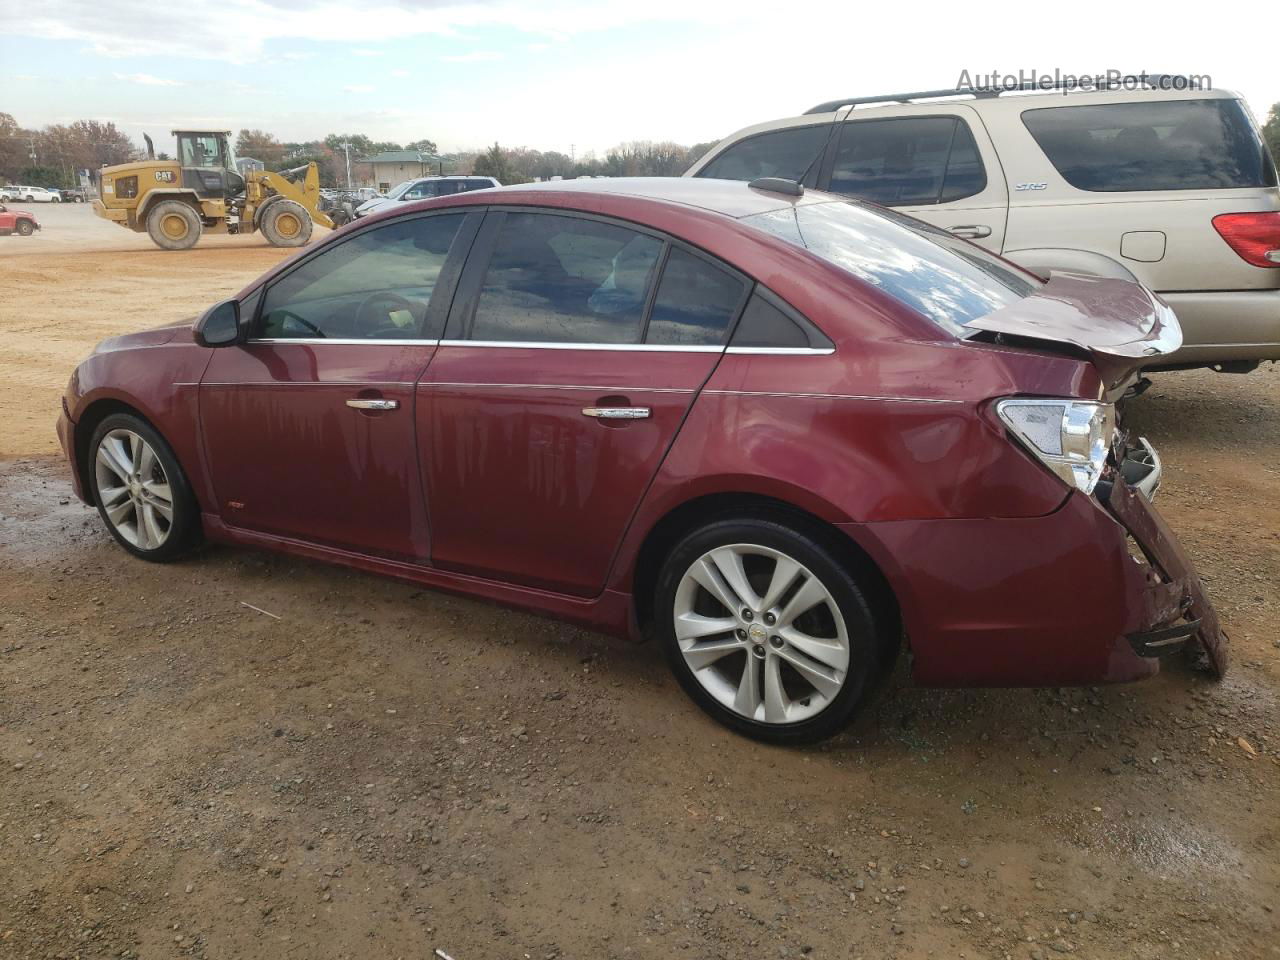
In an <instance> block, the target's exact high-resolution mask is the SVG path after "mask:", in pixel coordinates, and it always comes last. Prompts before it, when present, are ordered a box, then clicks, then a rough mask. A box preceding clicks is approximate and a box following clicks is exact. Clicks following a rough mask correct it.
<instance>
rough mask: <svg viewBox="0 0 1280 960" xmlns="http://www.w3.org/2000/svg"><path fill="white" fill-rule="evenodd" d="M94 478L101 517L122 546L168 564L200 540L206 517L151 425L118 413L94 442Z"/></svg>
mask: <svg viewBox="0 0 1280 960" xmlns="http://www.w3.org/2000/svg"><path fill="white" fill-rule="evenodd" d="M88 466H89V479H90V484H91V487H92V490H93V499H94V502H95V503H97V505H98V513H99V515H100V516H101V517H102V520H103V522H104V523H105V524H106V525H107V529H108V530H110V531H111V535H112V536H113V537H115V538H116V541H117V542H118V543H119V544H120V546H122V547H124V548H125V549H126V550H128V551H129V552H130V553H132V554H133V555H134V556H135V557H141V558H142V559H144V560H152V561H157V562H162V561H166V560H173V559H175V558H176V557H179V556H181V555H182V554H184V553H186V552H188V551H189V550H190V549H191V548H192V547H193V546H194V545H195V543H196V541H197V540H198V539H199V535H200V515H199V509H198V508H197V506H196V500H195V496H194V495H193V494H192V493H191V487H190V485H189V484H188V483H187V478H186V474H184V473H183V472H182V467H180V466H179V465H178V461H177V458H176V457H174V455H173V451H172V450H170V449H169V445H168V444H167V443H165V441H164V438H163V437H162V436H160V434H158V433H157V432H156V431H155V430H154V429H152V427H151V425H150V424H148V423H147V422H146V421H145V420H142V419H141V418H140V417H135V416H133V415H132V414H124V413H118V414H112V415H111V416H109V417H107V418H106V419H104V420H103V421H102V423H100V424H98V428H97V429H96V430H95V431H94V432H93V437H92V439H91V440H90V441H89V464H88Z"/></svg>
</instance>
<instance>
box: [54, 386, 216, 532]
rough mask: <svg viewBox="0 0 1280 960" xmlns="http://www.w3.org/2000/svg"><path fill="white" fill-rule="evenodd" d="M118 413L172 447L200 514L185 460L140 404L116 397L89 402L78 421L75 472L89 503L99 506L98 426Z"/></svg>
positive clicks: (172, 452)
mask: <svg viewBox="0 0 1280 960" xmlns="http://www.w3.org/2000/svg"><path fill="white" fill-rule="evenodd" d="M115 413H126V414H129V415H130V416H133V417H137V418H138V419H139V420H141V421H142V422H143V423H145V424H146V425H147V426H148V427H150V428H151V429H152V430H154V431H155V432H156V433H157V434H159V435H160V437H162V438H163V439H164V442H165V443H166V444H167V445H168V447H169V452H170V453H171V454H172V455H173V458H174V459H175V460H177V461H178V466H179V467H181V468H182V472H183V473H184V474H186V476H187V487H188V488H189V489H190V490H191V496H192V497H194V498H195V499H196V505H197V512H199V496H198V494H197V493H196V489H195V484H193V483H192V482H191V477H192V472H191V470H190V468H189V467H188V465H187V464H185V463H183V462H182V458H181V456H180V455H179V453H178V451H177V450H176V449H175V448H174V445H173V443H172V442H170V440H169V438H168V437H166V436H165V434H164V431H163V430H161V429H160V427H159V426H157V425H156V422H155V420H154V419H152V418H151V417H149V416H148V415H147V413H146V411H145V410H143V409H142V406H141V405H140V404H138V403H136V402H133V401H131V400H130V399H128V398H125V397H120V396H114V395H108V396H101V397H98V398H96V399H94V400H92V401H90V402H89V403H88V404H87V405H86V406H85V407H84V409H83V410H82V411H81V412H80V418H79V419H78V420H77V421H76V429H75V470H76V472H77V473H78V474H79V477H80V489H81V490H83V491H84V492H85V497H86V502H87V503H89V505H90V506H97V498H96V497H95V495H94V490H93V484H91V483H90V482H89V466H90V465H89V441H90V440H92V439H93V434H94V431H95V430H97V429H98V424H100V423H102V421H103V420H105V419H107V417H109V416H111V415H112V414H115Z"/></svg>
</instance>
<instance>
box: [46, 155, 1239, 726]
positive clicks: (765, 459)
mask: <svg viewBox="0 0 1280 960" xmlns="http://www.w3.org/2000/svg"><path fill="white" fill-rule="evenodd" d="M1180 339H1181V334H1180V332H1179V329H1178V326H1177V321H1176V320H1175V319H1174V317H1173V315H1172V313H1171V312H1170V311H1169V310H1168V309H1167V308H1166V307H1165V306H1164V305H1163V304H1162V303H1161V302H1160V301H1159V300H1158V299H1156V298H1155V297H1153V296H1152V295H1151V294H1149V293H1148V292H1147V291H1146V290H1145V289H1144V288H1142V287H1141V286H1138V285H1136V284H1132V283H1127V282H1123V281H1120V280H1111V279H1099V278H1093V277H1083V276H1071V275H1055V276H1053V277H1052V278H1051V279H1049V280H1048V281H1047V282H1046V281H1043V280H1041V279H1038V278H1037V277H1035V276H1032V275H1031V274H1028V273H1026V272H1024V271H1022V270H1020V269H1019V268H1018V267H1015V266H1013V265H1012V264H1010V263H1007V262H1005V261H1003V260H1001V259H999V258H997V257H995V256H993V255H991V254H989V253H987V252H985V251H984V250H982V249H981V248H979V247H976V246H974V245H972V244H969V243H967V242H965V241H962V240H958V239H956V238H955V237H953V236H951V235H949V234H947V233H944V232H941V231H938V230H937V229H935V228H933V227H930V226H927V225H925V224H922V223H920V222H918V221H915V220H911V219H909V218H904V217H902V216H900V215H897V214H894V213H892V212H890V211H887V210H883V209H880V208H878V207H875V206H871V205H868V204H864V203H859V202H851V201H848V200H845V199H840V198H836V197H832V196H829V195H825V194H816V193H812V192H810V193H807V194H806V193H804V192H803V191H802V190H800V188H799V187H798V186H797V185H796V184H794V183H791V182H789V181H778V180H763V181H756V182H754V183H752V184H750V185H748V184H743V183H731V182H723V181H709V180H694V179H688V180H686V179H664V180H610V181H599V180H589V181H579V182H574V183H553V184H548V185H546V188H534V187H518V188H511V189H504V190H501V191H494V190H491V191H484V192H478V193H468V194H462V195H459V196H456V197H449V198H445V199H441V200H434V201H428V202H425V203H419V204H411V205H408V206H407V207H404V208H400V209H397V210H396V211H394V212H392V213H389V214H385V215H381V216H375V217H371V218H369V219H368V220H362V221H360V222H359V223H357V224H353V225H352V226H351V227H348V228H346V229H343V230H341V231H338V232H337V233H335V234H334V235H333V236H331V237H330V238H329V239H328V240H327V241H325V242H324V243H320V244H317V245H316V246H315V247H314V248H310V249H307V250H305V251H303V252H301V253H300V254H299V255H298V256H296V257H294V258H293V259H292V260H290V261H288V262H287V263H285V264H283V265H281V266H280V267H279V268H278V269H276V270H274V271H272V272H271V273H269V274H268V275H267V276H265V277H263V278H262V279H260V280H258V281H256V282H254V283H253V284H251V285H250V286H249V287H248V288H246V289H245V290H244V291H242V292H241V293H240V294H239V295H238V296H237V297H236V298H235V299H233V300H228V301H226V302H224V303H220V304H218V305H216V306H214V307H212V308H211V309H210V310H209V311H208V312H206V313H205V314H204V316H203V317H201V318H200V319H199V321H197V322H196V323H195V324H194V327H193V326H192V325H191V324H189V323H187V324H181V325H178V326H170V327H165V328H162V329H158V330H152V331H148V332H145V333H137V334H132V335H130V336H125V337H119V338H116V339H114V340H109V341H107V342H105V343H103V344H102V345H101V346H100V347H99V348H98V350H97V351H96V352H95V353H94V354H93V355H92V356H91V357H90V358H89V359H87V360H86V361H85V362H84V363H82V364H81V365H80V367H79V368H78V369H77V370H76V372H75V374H74V375H73V376H72V378H71V383H70V385H69V387H68V389H67V393H66V397H65V399H64V409H63V415H62V418H61V420H60V422H59V434H60V436H61V439H62V444H63V447H64V449H65V450H66V453H67V457H68V458H69V460H70V462H71V469H72V475H73V478H74V481H75V486H76V490H77V492H78V493H79V495H80V496H81V497H82V498H83V499H84V500H85V501H86V502H88V503H92V504H96V505H97V506H98V509H99V511H100V512H101V514H102V517H103V520H104V521H105V522H106V524H107V527H108V529H109V530H110V531H111V532H112V534H113V535H114V536H115V537H116V539H117V540H118V541H119V542H120V543H121V545H122V546H123V547H124V548H125V549H126V550H128V551H129V552H130V553H133V554H134V555H136V556H139V557H143V558H145V559H150V560H168V559H171V558H173V557H176V556H179V555H180V554H182V553H183V552H185V551H187V550H188V549H190V548H191V547H192V546H193V545H194V544H195V543H196V542H197V540H198V539H199V538H200V537H201V536H203V537H205V538H207V539H209V540H214V541H218V542H222V543H231V544H243V545H247V546H255V547H266V548H270V549H275V550H283V551H287V552H289V553H295V554H299V555H303V556H308V557H315V558H319V559H325V560H331V561H335V562H338V563H345V564H349V565H352V566H356V567H359V568H362V569H365V570H370V571H376V572H379V573H384V574H389V575H391V576H395V577H399V578H401V579H404V580H410V581H413V582H415V583H421V584H425V585H428V586H432V587H438V588H441V589H446V590H452V591H455V592H459V593H465V594H469V595H473V596H479V597H487V598H489V599H492V600H496V601H499V602H502V603H507V604H511V605H514V606H519V607H523V608H525V609H529V610H533V611H537V612H540V613H544V614H547V615H550V616H553V617H559V618H562V619H565V620H570V621H573V622H575V623H579V624H583V625H586V626H589V627H593V628H596V629H599V630H604V631H607V632H610V633H615V634H621V635H626V634H629V635H632V636H636V637H640V636H651V637H654V638H656V640H657V641H658V642H659V643H660V644H661V645H662V647H663V648H664V650H665V652H666V654H667V656H668V658H669V659H670V662H671V665H672V668H673V669H674V671H675V674H676V676H677V677H678V678H679V680H680V683H681V684H682V685H683V686H684V688H685V690H686V691H688V693H689V695H690V696H691V697H693V699H694V700H695V701H697V702H698V704H699V705H700V706H702V707H703V708H704V709H705V710H706V711H707V712H709V713H710V714H711V715H713V716H714V717H716V718H717V719H719V720H720V721H722V722H724V723H726V724H728V725H729V726H731V727H733V728H734V729H736V730H739V731H742V732H744V733H747V734H749V735H751V736H755V737H759V738H761V739H765V740H773V741H779V742H796V741H803V740H812V739H816V738H819V737H823V736H826V735H829V734H831V733H833V732H835V731H836V730H838V729H840V728H841V727H842V726H843V725H844V724H845V723H846V722H847V721H848V719H849V718H850V717H851V716H852V715H853V713H854V711H855V710H856V709H857V707H858V705H859V703H860V702H861V701H863V700H864V699H865V698H866V696H867V695H868V693H869V692H870V690H871V689H872V688H873V686H874V685H875V683H876V681H877V680H878V679H880V678H881V677H882V676H883V675H884V673H885V671H886V670H887V668H888V667H889V665H890V664H891V663H892V661H893V659H894V656H895V654H896V653H897V651H898V649H899V647H901V646H906V647H907V648H908V649H909V651H910V654H911V662H912V670H913V673H914V676H915V679H916V680H917V681H918V682H920V683H924V684H936V685H962V684H966V685H967V684H989V685H1019V684H1071V683H1095V682H1099V681H1118V680H1133V679H1136V678H1139V677H1145V676H1148V675H1150V674H1152V673H1154V672H1155V671H1156V670H1157V669H1158V663H1159V661H1158V659H1157V658H1158V657H1160V656H1162V655H1165V654H1168V653H1171V652H1173V651H1175V650H1178V649H1190V650H1192V651H1194V652H1195V653H1197V654H1198V655H1199V656H1200V658H1201V659H1202V660H1203V661H1204V662H1205V664H1206V665H1207V666H1208V667H1209V668H1211V669H1213V670H1215V671H1217V672H1220V671H1221V669H1222V666H1223V657H1224V646H1225V642H1224V640H1223V637H1222V634H1221V632H1220V630H1219V628H1218V625H1217V621H1216V618H1215V615H1214V611H1213V608H1212V607H1211V606H1210V604H1209V603H1208V601H1207V600H1206V599H1205V597H1204V594H1203V592H1202V590H1201V587H1200V584H1199V581H1198V580H1197V578H1196V575H1195V573H1194V571H1193V569H1192V567H1191V565H1190V563H1189V562H1188V561H1187V560H1186V558H1185V556H1184V555H1183V553H1182V552H1181V550H1180V548H1179V546H1178V544H1177V541H1176V539H1175V538H1174V536H1173V534H1172V533H1171V532H1170V531H1169V530H1168V528H1167V527H1166V526H1165V524H1164V523H1163V521H1162V520H1161V519H1160V517H1159V515H1158V514H1157V513H1156V512H1155V511H1154V509H1153V508H1152V507H1151V505H1150V503H1149V495H1150V494H1151V493H1152V492H1153V491H1154V488H1155V485H1156V483H1157V482H1158V480H1159V460H1158V458H1157V457H1156V456H1155V454H1154V451H1152V450H1151V449H1150V447H1149V446H1148V445H1147V444H1146V443H1145V442H1144V441H1141V440H1136V439H1131V438H1128V437H1126V436H1125V435H1124V432H1123V431H1122V430H1120V429H1118V427H1117V424H1116V420H1115V415H1114V414H1115V408H1114V406H1113V404H1114V402H1115V401H1116V400H1117V399H1118V398H1119V397H1120V396H1121V395H1122V394H1123V393H1124V391H1126V390H1127V389H1129V388H1130V387H1131V386H1132V384H1133V383H1134V380H1135V378H1136V372H1135V371H1136V370H1137V368H1138V367H1139V366H1140V365H1141V363H1142V362H1143V360H1144V359H1145V358H1148V357H1150V356H1152V355H1155V354H1159V353H1162V352H1167V351H1170V350H1172V349H1175V348H1176V347H1177V346H1178V345H1179V342H1180Z"/></svg>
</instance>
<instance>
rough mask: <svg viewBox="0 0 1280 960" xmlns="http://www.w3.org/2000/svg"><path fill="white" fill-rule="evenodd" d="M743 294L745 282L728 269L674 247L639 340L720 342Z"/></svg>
mask: <svg viewBox="0 0 1280 960" xmlns="http://www.w3.org/2000/svg"><path fill="white" fill-rule="evenodd" d="M745 294H746V284H745V283H744V282H743V281H742V280H740V279H738V278H737V277H736V276H734V275H733V274H731V273H729V272H728V271H727V270H723V269H721V268H720V267H717V266H715V265H713V264H711V263H708V262H707V261H706V260H703V259H702V258H701V257H696V256H694V255H693V254H691V253H688V252H686V251H684V250H681V249H679V248H678V247H673V248H672V250H671V253H670V255H668V257H667V263H666V266H665V267H664V268H663V270H662V280H661V281H660V282H659V284H658V293H657V296H656V297H654V301H653V313H652V314H651V315H650V317H649V329H648V332H647V333H646V334H645V338H644V342H645V343H653V344H662V345H664V346H710V345H715V344H722V343H724V342H725V340H726V339H728V335H729V325H730V324H731V323H733V318H734V317H736V316H737V315H738V308H739V307H740V306H741V305H742V298H743V296H744V295H745Z"/></svg>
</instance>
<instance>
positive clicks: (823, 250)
mask: <svg viewBox="0 0 1280 960" xmlns="http://www.w3.org/2000/svg"><path fill="white" fill-rule="evenodd" d="M743 222H744V223H749V224H751V225H753V226H755V227H758V228H760V229H761V230H765V231H767V232H769V233H772V234H774V235H775V236H779V237H781V238H782V239H784V240H787V241H789V242H791V243H794V244H795V245H796V246H798V247H804V248H805V249H806V250H808V251H810V252H811V253H813V254H815V255H817V256H819V257H821V258H822V259H824V260H827V261H829V262H831V263H833V264H835V265H836V266H837V267H840V268H841V269H843V270H847V271H848V272H849V273H851V274H853V275H854V276H855V277H858V278H859V279H860V280H864V281H866V282H867V283H870V284H873V285H874V286H876V287H878V288H880V289H881V290H883V291H884V292H885V293H887V294H889V296H891V297H893V298H894V299H896V300H899V301H901V302H902V303H905V304H906V305H907V306H908V307H912V308H913V309H915V310H917V311H919V312H920V313H921V314H923V315H924V316H925V317H926V318H928V319H929V320H932V321H933V322H934V323H936V324H937V325H938V326H939V327H941V328H942V329H944V330H946V331H948V332H950V333H952V334H954V335H956V336H958V337H963V336H965V335H967V334H969V333H971V332H972V331H971V330H965V329H964V326H965V324H967V323H969V322H971V321H973V320H977V319H979V318H981V317H985V316H986V315H987V314H989V313H994V312H995V311H996V310H999V309H1000V308H1001V307H1005V306H1008V305H1009V304H1011V303H1014V302H1016V301H1018V300H1021V299H1022V298H1023V297H1026V296H1028V295H1029V294H1031V293H1032V291H1034V290H1035V289H1037V288H1038V287H1039V286H1040V281H1039V280H1037V279H1036V278H1035V277H1034V276H1032V275H1031V274H1029V273H1025V272H1024V271H1022V270H1019V269H1018V268H1016V267H1014V266H1013V265H1012V264H1008V263H1005V262H1004V261H1003V260H1001V259H1000V258H999V257H996V256H995V255H994V254H991V253H988V252H987V251H986V250H984V249H982V247H979V246H976V245H975V244H972V243H969V242H967V241H965V240H961V239H959V238H958V237H954V236H952V235H951V234H949V233H947V232H946V231H945V230H939V229H938V228H937V227H933V226H930V225H929V224H927V223H922V222H920V221H919V220H915V219H912V218H911V217H906V216H903V215H902V214H900V213H895V212H894V211H892V210H886V209H884V208H882V207H869V206H866V205H864V204H861V203H858V202H857V201H844V202H841V201H832V202H831V203H809V204H797V205H796V206H792V207H785V208H783V209H781V210H771V211H769V212H768V213H759V214H755V215H754V216H750V217H745V218H743Z"/></svg>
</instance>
